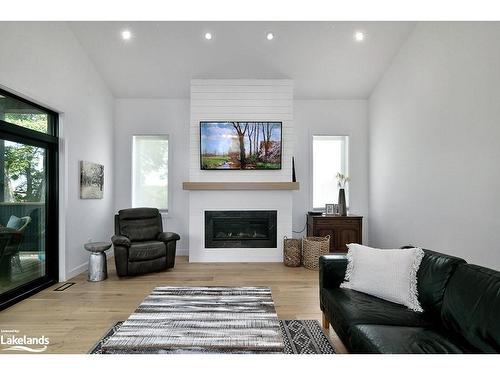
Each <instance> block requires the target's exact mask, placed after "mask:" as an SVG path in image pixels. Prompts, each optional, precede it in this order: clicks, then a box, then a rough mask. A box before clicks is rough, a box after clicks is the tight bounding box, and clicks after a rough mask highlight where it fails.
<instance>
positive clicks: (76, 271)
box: [66, 262, 89, 280]
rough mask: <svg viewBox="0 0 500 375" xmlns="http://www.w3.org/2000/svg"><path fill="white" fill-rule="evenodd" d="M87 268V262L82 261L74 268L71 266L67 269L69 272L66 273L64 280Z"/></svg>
mask: <svg viewBox="0 0 500 375" xmlns="http://www.w3.org/2000/svg"><path fill="white" fill-rule="evenodd" d="M88 269H89V264H88V262H85V263H82V264H80V265H79V266H76V267H75V268H72V269H71V270H69V272H68V273H67V274H66V280H69V279H71V278H73V277H75V276H78V275H79V274H81V273H82V272H85V271H87V270H88Z"/></svg>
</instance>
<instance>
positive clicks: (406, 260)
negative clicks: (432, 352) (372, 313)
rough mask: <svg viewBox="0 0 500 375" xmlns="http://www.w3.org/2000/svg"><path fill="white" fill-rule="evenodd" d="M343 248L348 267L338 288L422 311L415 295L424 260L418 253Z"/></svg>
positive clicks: (350, 245)
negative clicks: (346, 251)
mask: <svg viewBox="0 0 500 375" xmlns="http://www.w3.org/2000/svg"><path fill="white" fill-rule="evenodd" d="M347 247H348V248H349V251H348V253H347V260H348V262H349V264H348V265H347V271H346V273H345V280H346V281H345V282H344V283H342V285H340V287H341V288H349V289H353V290H357V291H358V292H363V293H367V294H370V295H372V296H375V297H378V298H382V299H385V300H387V301H390V302H394V303H399V304H401V305H405V306H406V307H408V308H409V309H412V310H414V311H420V312H421V311H423V309H422V307H421V306H420V303H419V301H418V292H417V271H418V269H419V267H420V263H421V262H422V258H423V257H424V252H423V250H422V249H420V248H413V249H407V250H401V249H377V248H373V247H369V246H363V245H360V244H356V243H350V244H348V245H347Z"/></svg>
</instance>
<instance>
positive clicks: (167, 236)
mask: <svg viewBox="0 0 500 375" xmlns="http://www.w3.org/2000/svg"><path fill="white" fill-rule="evenodd" d="M156 239H157V240H158V241H161V242H165V243H166V242H170V241H178V240H180V239H181V237H180V236H179V235H178V234H177V233H173V232H161V233H160V234H158V237H157V238H156Z"/></svg>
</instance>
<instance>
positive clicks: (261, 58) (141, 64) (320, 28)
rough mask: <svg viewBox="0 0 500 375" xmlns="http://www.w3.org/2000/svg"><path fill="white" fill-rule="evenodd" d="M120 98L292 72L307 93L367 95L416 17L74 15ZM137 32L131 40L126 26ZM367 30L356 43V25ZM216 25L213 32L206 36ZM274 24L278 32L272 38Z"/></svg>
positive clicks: (185, 92)
mask: <svg viewBox="0 0 500 375" xmlns="http://www.w3.org/2000/svg"><path fill="white" fill-rule="evenodd" d="M69 24H70V27H71V28H72V30H73V31H74V33H75V35H76V36H77V38H78V39H79V40H80V42H81V44H82V45H83V48H84V49H85V50H86V52H87V53H88V55H89V57H90V58H91V59H92V60H93V61H94V63H95V65H96V67H97V70H98V71H99V72H100V74H101V75H102V77H103V79H104V80H105V81H106V83H107V84H108V86H109V88H110V89H111V91H112V92H113V94H114V95H115V96H116V97H119V98H188V97H189V85H190V80H191V78H291V79H293V80H294V85H295V97H296V98H299V99H313V98H314V99H353V98H367V97H368V96H369V95H370V93H371V91H372V90H373V88H374V87H375V85H376V83H377V82H378V80H379V78H380V77H381V75H382V74H383V73H384V71H385V69H386V68H387V67H388V66H389V64H390V62H391V60H392V58H393V57H394V55H395V54H396V53H397V51H398V50H399V48H400V47H401V45H402V44H403V42H404V41H405V40H406V38H407V36H408V35H409V33H410V32H411V31H412V29H413V27H414V25H415V24H414V23H413V22H70V23H69ZM124 29H128V30H130V31H131V32H132V35H133V36H132V39H131V40H130V41H127V42H126V41H123V40H122V39H121V37H120V32H121V31H122V30H124ZM358 30H361V31H363V32H365V33H366V39H365V41H363V42H361V43H359V42H355V41H354V38H353V35H354V32H355V31H358ZM207 31H210V32H211V33H212V34H213V39H212V40H210V41H207V40H205V39H204V38H203V35H204V34H205V32H207ZM269 31H272V32H273V33H274V34H275V39H274V40H272V41H268V40H267V39H266V33H267V32H269Z"/></svg>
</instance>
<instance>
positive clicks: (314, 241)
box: [302, 236, 330, 270]
mask: <svg viewBox="0 0 500 375" xmlns="http://www.w3.org/2000/svg"><path fill="white" fill-rule="evenodd" d="M329 252H330V236H326V237H304V238H303V240H302V265H303V266H304V267H305V268H307V269H310V270H319V257H320V256H322V255H326V254H328V253H329Z"/></svg>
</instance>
